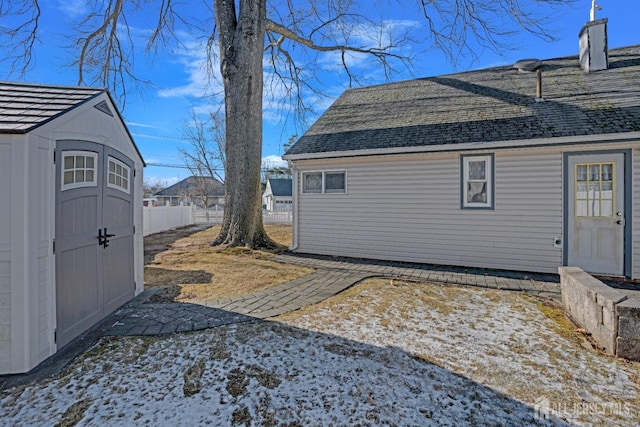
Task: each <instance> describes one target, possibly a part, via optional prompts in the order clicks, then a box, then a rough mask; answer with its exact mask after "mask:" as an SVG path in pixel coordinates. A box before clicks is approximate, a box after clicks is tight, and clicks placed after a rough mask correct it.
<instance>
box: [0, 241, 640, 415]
mask: <svg viewBox="0 0 640 427" xmlns="http://www.w3.org/2000/svg"><path fill="white" fill-rule="evenodd" d="M193 236H197V233H196V234H194V235H193ZM198 238H199V237H198ZM205 240H206V239H205ZM178 242H181V240H177V241H176V243H178ZM187 243H188V240H185V241H182V243H180V244H178V245H177V246H173V247H172V249H171V250H176V251H177V252H180V251H181V249H179V248H181V247H184V246H183V245H187ZM191 244H193V245H195V243H189V245H191ZM196 246H197V245H196ZM183 256H185V257H187V254H184V255H183ZM156 257H157V255H156ZM186 259H188V258H186ZM235 260H236V262H237V263H239V264H242V263H243V262H245V261H247V262H249V261H253V260H254V257H253V256H250V257H236V258H235ZM162 262H168V261H166V260H165V261H162ZM271 262H274V261H271ZM183 263H184V261H183ZM177 267H180V268H177ZM173 268H174V269H177V270H178V271H181V270H180V269H184V270H192V269H194V268H193V267H191V266H189V265H188V264H184V265H178V264H174V265H173ZM200 268H202V267H198V269H200ZM211 273H212V274H213V276H214V278H215V277H216V275H218V272H217V270H216V269H215V268H213V269H212V270H211ZM237 277H241V276H237ZM241 285H242V284H240V285H239V286H241ZM180 286H182V285H180ZM232 289H235V288H232ZM587 347H588V346H585V345H584V337H583V336H582V335H581V333H580V331H579V330H577V329H576V328H575V326H574V325H573V324H571V323H570V322H569V321H568V320H567V319H566V317H565V316H564V315H563V313H562V311H561V310H559V309H557V308H556V307H553V306H551V305H548V304H546V303H544V302H541V301H538V300H535V299H532V298H529V297H527V296H525V295H522V294H519V293H514V292H507V291H496V290H486V289H479V288H471V287H460V286H452V285H442V284H437V283H414V282H406V281H398V280H389V279H370V280H366V281H364V282H362V283H360V284H358V285H356V286H354V287H352V288H351V289H349V290H347V291H345V292H343V293H341V294H340V295H337V296H334V297H332V298H330V299H328V300H326V301H324V302H322V303H320V304H316V305H313V306H309V307H306V308H304V309H302V310H299V311H296V312H293V313H290V314H287V315H284V316H281V317H278V318H274V319H270V320H268V321H263V320H255V321H249V322H246V323H240V324H235V325H229V326H223V327H219V328H215V329H210V330H206V331H201V332H193V333H185V334H174V335H171V336H164V337H154V338H138V337H124V338H114V337H112V338H103V339H102V340H101V341H100V342H99V343H98V344H97V345H96V346H95V347H93V348H92V349H91V350H90V351H88V352H87V353H86V354H84V355H82V356H81V357H80V358H79V359H78V360H76V361H75V362H74V363H73V364H71V365H70V366H69V367H68V368H67V369H65V370H64V371H63V372H61V373H60V374H59V375H57V376H55V377H54V378H50V379H47V380H44V381H40V382H38V383H33V384H29V385H26V386H21V387H15V388H12V389H7V390H4V391H2V392H0V425H12V426H13V425H25V426H26V425H28V426H32V425H47V426H49V425H61V426H71V425H90V426H92V425H96V426H102V425H109V426H131V425H159V426H164V425H172V426H173V425H189V426H192V425H194V426H197V425H202V426H204V425H238V426H331V425H333V426H342V425H349V426H373V425H410V426H418V425H419V426H423V425H424V426H529V425H554V426H556V425H558V426H565V425H585V426H591V425H602V426H637V425H639V424H640V409H639V408H640V397H639V396H640V394H639V393H640V381H639V376H640V364H639V363H635V362H628V361H625V360H620V359H616V358H614V357H610V356H607V355H605V354H602V353H600V352H598V351H596V350H594V349H592V348H587Z"/></svg>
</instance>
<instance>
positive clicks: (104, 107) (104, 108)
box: [94, 101, 113, 117]
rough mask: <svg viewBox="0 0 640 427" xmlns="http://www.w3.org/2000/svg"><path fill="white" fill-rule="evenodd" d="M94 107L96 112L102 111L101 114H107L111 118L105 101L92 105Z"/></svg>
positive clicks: (111, 114)
mask: <svg viewBox="0 0 640 427" xmlns="http://www.w3.org/2000/svg"><path fill="white" fill-rule="evenodd" d="M94 107H95V108H97V109H98V110H100V111H102V112H103V113H105V114H108V115H110V116H111V117H113V113H112V112H111V109H110V108H109V106H108V105H107V102H106V101H101V102H99V103H97V104H96V105H94Z"/></svg>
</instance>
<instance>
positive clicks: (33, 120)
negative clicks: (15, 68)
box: [0, 82, 106, 133]
mask: <svg viewBox="0 0 640 427" xmlns="http://www.w3.org/2000/svg"><path fill="white" fill-rule="evenodd" d="M104 92H106V89H96V88H85V87H73V86H48V85H35V84H25V83H10V82H0V133H27V132H29V131H31V130H33V129H35V128H37V127H38V126H41V125H43V124H45V123H47V122H49V121H51V120H53V119H54V118H56V117H58V116H60V115H62V114H64V113H66V112H67V111H69V110H71V109H73V108H75V107H77V106H78V105H80V104H83V103H85V102H87V101H89V100H91V99H93V98H95V97H96V96H98V95H100V94H101V93H104Z"/></svg>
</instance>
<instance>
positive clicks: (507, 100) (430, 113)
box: [286, 45, 640, 155]
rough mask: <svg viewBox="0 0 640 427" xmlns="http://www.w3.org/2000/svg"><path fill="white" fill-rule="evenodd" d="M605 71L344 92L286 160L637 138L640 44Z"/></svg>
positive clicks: (548, 63) (568, 61)
mask: <svg viewBox="0 0 640 427" xmlns="http://www.w3.org/2000/svg"><path fill="white" fill-rule="evenodd" d="M609 63H610V67H609V69H608V70H604V71H600V72H595V73H585V72H584V71H582V69H581V68H580V64H579V61H578V57H577V56H570V57H564V58H557V59H550V60H545V61H543V65H542V70H543V71H542V87H543V90H542V96H543V98H544V100H545V102H536V99H535V98H536V75H535V73H522V72H519V71H518V70H516V69H515V68H513V67H512V66H502V67H494V68H488V69H483V70H477V71H470V72H464V73H458V74H449V75H443V76H437V77H428V78H420V79H415V80H409V81H403V82H399V83H389V84H384V85H378V86H371V87H366V88H361V89H351V90H347V91H346V92H345V93H344V94H342V96H340V97H339V98H338V99H337V100H336V101H335V103H334V104H333V105H331V107H329V109H328V110H327V111H326V112H325V113H324V114H323V115H322V116H321V117H320V118H319V119H318V120H317V121H316V122H315V123H314V124H313V126H311V128H310V129H309V130H308V131H307V132H306V133H305V134H304V135H303V136H302V137H301V138H300V139H299V140H298V141H297V143H296V144H295V145H294V146H293V147H291V149H290V150H289V151H288V152H287V153H286V155H296V154H308V153H327V152H348V151H352V150H371V149H383V148H403V147H407V148H408V147H419V146H433V145H443V144H460V143H472V142H493V141H510V140H522V139H525V140H526V139H538V138H554V137H565V136H576V135H598V134H612V133H620V132H634V131H640V45H638V46H630V47H626V48H619V49H612V50H611V51H610V52H609Z"/></svg>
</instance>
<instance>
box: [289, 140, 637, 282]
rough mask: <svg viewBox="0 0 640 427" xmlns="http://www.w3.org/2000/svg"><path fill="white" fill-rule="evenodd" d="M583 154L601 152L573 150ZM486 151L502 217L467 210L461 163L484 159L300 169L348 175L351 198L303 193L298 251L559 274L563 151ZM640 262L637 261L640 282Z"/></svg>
mask: <svg viewBox="0 0 640 427" xmlns="http://www.w3.org/2000/svg"><path fill="white" fill-rule="evenodd" d="M585 149H589V150H596V149H598V147H595V146H590V147H584V146H583V147H580V148H578V147H576V148H572V150H585ZM487 153H494V154H495V189H494V190H495V209H494V210H470V209H461V208H460V192H461V184H460V179H461V177H460V155H461V154H478V155H481V154H483V152H473V153H430V154H414V155H410V156H409V155H406V156H398V155H396V156H380V157H375V158H374V157H368V158H350V159H349V158H342V159H327V160H306V161H297V162H296V170H297V173H298V182H301V174H302V173H303V172H305V171H318V170H336V169H343V170H346V171H347V193H346V194H304V193H302V192H301V189H300V185H298V188H297V193H298V194H297V212H298V216H297V226H296V233H297V236H296V237H297V241H296V244H297V248H296V250H297V251H299V252H305V253H314V254H327V255H336V256H350V257H362V258H373V259H382V260H394V261H409V262H418V263H434V264H442V265H456V266H474V267H481V268H498V269H508V270H520V271H539V272H549V273H556V272H557V267H558V266H560V265H562V249H561V248H558V247H554V240H555V239H557V238H561V237H562V235H563V233H562V231H563V230H562V227H563V195H562V182H563V170H562V149H561V148H547V149H539V148H538V149H534V148H529V149H519V150H498V151H488V152H487ZM636 157H637V156H636ZM635 163H638V161H637V160H636V162H635ZM638 167H640V165H636V167H635V168H634V171H638ZM634 191H636V195H640V194H639V193H638V191H640V190H638V189H634ZM634 212H635V214H636V216H638V213H639V211H638V207H637V206H635V207H634ZM639 219H640V218H639ZM634 248H635V251H636V252H637V251H638V250H640V243H638V241H637V239H634ZM639 264H640V263H638V261H636V260H635V259H634V271H635V272H636V273H635V274H637V272H639V271H638V267H639Z"/></svg>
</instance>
